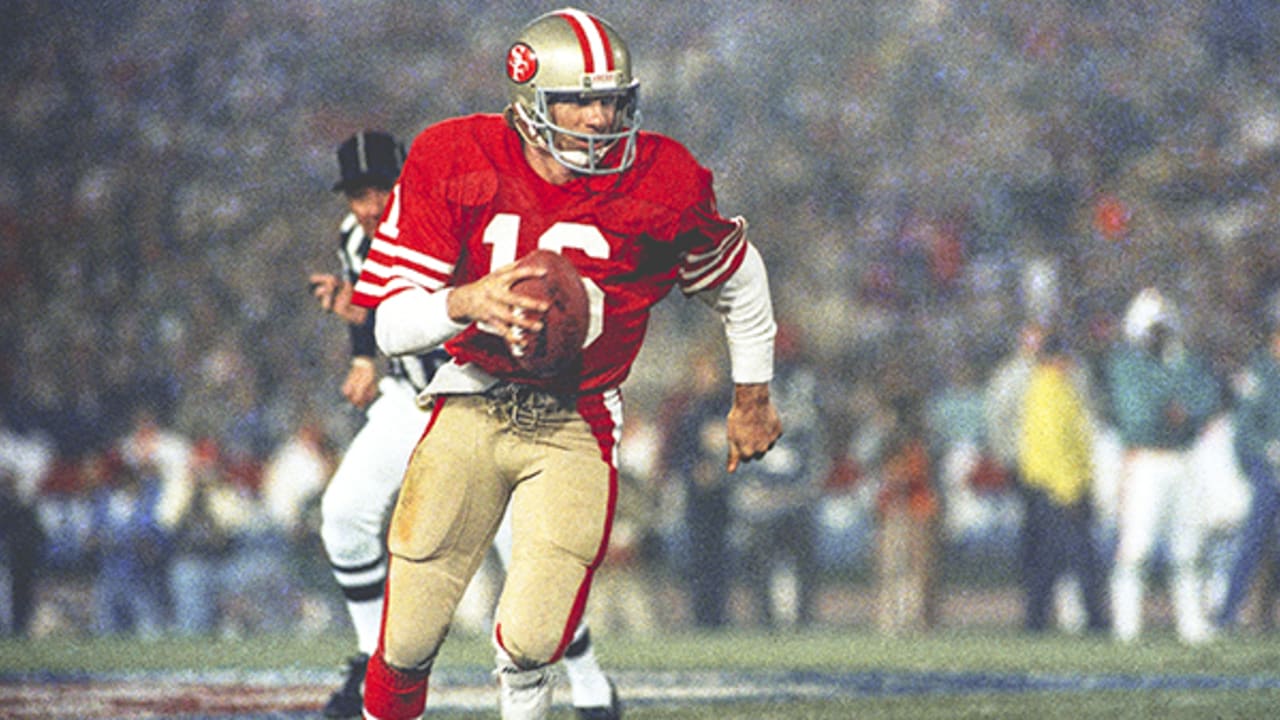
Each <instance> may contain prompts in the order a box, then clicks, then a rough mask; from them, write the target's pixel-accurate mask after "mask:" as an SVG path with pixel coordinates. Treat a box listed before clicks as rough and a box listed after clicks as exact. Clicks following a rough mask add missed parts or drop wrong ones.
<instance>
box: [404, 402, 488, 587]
mask: <svg viewBox="0 0 1280 720" xmlns="http://www.w3.org/2000/svg"><path fill="white" fill-rule="evenodd" d="M436 412H437V415H436V417H435V418H434V419H433V420H432V421H431V422H430V424H429V427H428V429H427V432H426V433H425V434H424V435H423V437H422V440H421V441H420V442H419V443H418V444H417V446H416V447H415V448H414V450H413V454H412V455H411V457H410V459H409V464H408V468H407V469H406V471H405V475H404V482H403V484H402V485H401V488H400V495H399V499H398V501H397V504H396V508H395V513H394V515H393V516H392V521H391V532H390V535H389V538H388V540H389V547H390V549H391V552H392V553H393V554H396V555H400V556H403V557H405V558H408V559H411V560H421V559H425V558H436V557H442V556H452V555H454V554H457V553H462V554H463V555H466V556H468V557H467V559H466V560H465V561H464V565H470V564H471V560H472V557H471V556H475V557H483V555H484V552H485V551H487V549H488V545H489V543H490V542H492V539H493V533H494V531H495V530H496V528H497V525H498V521H499V520H500V519H501V518H502V512H503V510H504V509H505V507H506V502H507V497H508V494H509V485H508V483H507V481H506V480H505V479H504V478H503V476H502V473H501V470H500V468H499V467H498V466H497V465H496V464H495V463H494V461H493V458H494V443H495V442H496V439H497V437H498V435H499V434H500V431H501V426H500V425H498V424H497V423H496V421H495V419H494V418H493V417H492V416H491V415H489V414H488V413H487V411H486V409H485V406H484V405H483V404H482V403H478V402H476V401H475V400H474V399H472V398H469V397H458V398H447V399H444V400H441V401H439V404H438V406H437V410H436ZM477 562H478V561H477Z"/></svg>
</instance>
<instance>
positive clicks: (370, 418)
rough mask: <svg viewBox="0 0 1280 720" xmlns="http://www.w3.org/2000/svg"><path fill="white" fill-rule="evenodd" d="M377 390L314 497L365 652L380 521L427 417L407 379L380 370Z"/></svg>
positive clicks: (378, 569)
mask: <svg viewBox="0 0 1280 720" xmlns="http://www.w3.org/2000/svg"><path fill="white" fill-rule="evenodd" d="M378 391H379V395H378V397H377V399H375V400H374V401H373V403H372V404H371V405H370V406H369V409H368V410H367V411H366V412H365V418H366V419H365V424H364V426H363V427H362V428H360V431H359V432H358V433H356V436H355V437H354V438H353V439H352V440H351V444H350V445H349V446H348V447H347V450H346V452H345V453H344V454H343V456H342V461H341V462H340V463H339V464H338V468H337V470H336V471H335V472H334V474H333V477H332V478H331V479H330V480H329V485H328V487H327V488H326V489H325V492H324V496H323V497H322V498H321V501H320V513H321V524H320V538H321V540H322V541H323V543H324V549H325V554H326V555H327V556H328V559H329V565H330V567H331V569H332V571H333V576H334V578H335V579H336V580H337V581H338V585H339V586H340V587H341V588H342V592H343V595H344V596H345V598H346V600H347V605H348V609H349V610H350V611H351V613H352V615H353V617H352V620H353V621H354V622H355V625H356V635H357V640H358V644H359V646H360V650H361V651H362V652H366V653H369V652H372V651H373V649H374V648H375V647H376V644H377V639H378V638H377V631H378V623H379V621H380V619H381V612H382V593H383V585H384V584H385V583H386V579H387V555H386V538H385V536H384V528H385V527H386V522H387V518H388V517H390V514H391V508H392V505H393V503H394V502H395V498H396V492H397V491H398V490H399V489H400V483H401V481H402V480H403V479H404V471H405V467H406V466H407V465H408V464H409V456H410V454H412V453H413V449H414V447H416V446H417V444H418V440H419V439H420V438H421V437H422V433H423V432H424V431H425V430H426V426H427V421H428V420H430V418H431V414H430V413H428V412H426V411H425V410H422V409H421V408H419V407H418V403H417V400H416V394H417V393H416V392H415V391H414V389H413V386H412V385H410V384H409V383H408V382H407V381H405V380H402V379H400V378H394V377H384V378H382V380H380V381H379V382H378ZM361 606H363V610H362V609H360V608H361ZM357 614H360V615H363V616H364V617H357Z"/></svg>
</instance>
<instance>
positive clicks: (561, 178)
mask: <svg viewBox="0 0 1280 720" xmlns="http://www.w3.org/2000/svg"><path fill="white" fill-rule="evenodd" d="M524 159H525V161H527V162H528V163H529V167H531V168H533V171H534V172H535V173H537V174H538V177H540V178H542V179H543V180H546V181H547V182H549V183H551V184H552V185H564V184H565V183H567V182H569V181H570V180H573V179H574V178H576V177H578V174H577V173H575V172H573V171H572V170H570V169H569V168H567V167H565V166H564V165H561V164H560V161H558V160H556V159H555V158H554V157H552V155H551V153H549V152H547V151H546V150H543V149H542V148H540V147H537V146H535V145H533V143H528V142H526V143H524Z"/></svg>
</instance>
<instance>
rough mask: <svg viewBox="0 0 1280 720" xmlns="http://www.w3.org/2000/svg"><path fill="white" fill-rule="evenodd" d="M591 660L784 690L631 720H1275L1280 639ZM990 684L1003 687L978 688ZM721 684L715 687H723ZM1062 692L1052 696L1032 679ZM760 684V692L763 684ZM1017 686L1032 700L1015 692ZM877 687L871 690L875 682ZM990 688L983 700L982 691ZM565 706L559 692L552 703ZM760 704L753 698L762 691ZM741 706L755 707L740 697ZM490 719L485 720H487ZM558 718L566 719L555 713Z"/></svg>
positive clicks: (274, 643)
mask: <svg viewBox="0 0 1280 720" xmlns="http://www.w3.org/2000/svg"><path fill="white" fill-rule="evenodd" d="M597 646H598V647H597V653H598V655H599V656H600V659H601V661H602V663H603V664H604V665H605V666H606V667H607V669H608V670H610V671H612V672H615V673H616V674H617V676H618V678H619V685H620V687H621V690H622V692H623V695H624V699H625V697H626V693H627V683H628V681H630V682H632V683H633V684H639V682H640V681H641V679H643V678H645V677H647V675H648V674H657V673H663V672H666V673H674V674H675V675H677V676H681V675H680V674H682V673H688V674H689V675H688V676H689V677H690V678H693V680H692V682H695V683H696V682H698V678H701V677H704V675H701V674H702V673H708V672H711V671H715V672H719V673H724V674H725V676H727V677H731V678H732V677H737V676H738V674H741V682H742V683H743V684H744V685H745V686H747V687H751V685H752V684H753V683H757V682H762V681H763V680H767V681H768V682H779V681H781V683H782V684H781V686H780V690H779V691H778V692H774V693H772V694H771V696H769V697H766V698H763V699H761V698H759V697H757V698H755V699H750V698H749V697H745V698H743V699H740V700H735V699H733V698H732V697H728V698H727V699H724V700H717V701H715V702H710V701H705V700H704V701H696V702H693V701H690V702H681V701H680V700H672V699H659V700H654V699H649V700H644V701H640V700H637V701H636V702H633V703H630V704H628V706H627V712H626V717H627V718H630V719H631V720H659V719H662V720H666V719H674V718H681V719H693V720H699V719H701V718H716V719H717V720H723V719H725V718H788V719H794V718H815V719H819V720H825V719H832V720H834V719H835V718H1033V719H1035V720H1048V719H1050V718H1159V719H1161V720H1173V719H1177V718H1265V717H1275V716H1277V715H1280V637H1275V636H1263V637H1259V638H1243V637H1233V638H1229V639H1224V640H1220V641H1218V642H1215V643H1213V644H1210V645H1207V646H1204V647H1198V648H1187V647H1183V646H1182V645H1180V644H1178V643H1177V642H1176V640H1175V639H1174V638H1173V637H1172V636H1167V635H1162V634H1153V635H1152V636H1151V637H1150V639H1147V640H1144V641H1143V642H1141V643H1138V644H1135V645H1133V646H1119V645H1116V644H1113V643H1112V642H1110V641H1109V640H1107V639H1105V638H1081V637H1069V636H1049V637H1044V638H1032V637H1028V636H1025V635H1022V634H1020V633H1017V632H1016V631H1013V630H990V629H983V630H963V631H945V632H938V633H935V634H931V635H927V636H922V637H917V638H886V637H882V636H880V635H877V634H874V633H871V632H869V631H859V630H849V629H845V628H840V629H819V630H812V631H806V632H802V633H787V632H778V633H770V634H766V633H753V632H736V631H735V632H725V633H715V634H706V633H680V634H671V635H661V636H653V637H637V636H629V635H628V636H621V635H604V636H601V637H599V638H598V643H597ZM349 648H350V642H349V641H348V640H347V639H346V638H342V637H336V636H335V637H319V638H289V637H283V636H262V637H253V638H246V639H239V640H222V641H216V642H215V641H176V640H163V641H156V642H139V641H132V640H108V639H74V638H57V639H48V640H40V641H33V642H17V641H8V642H0V673H4V674H9V675H10V676H12V675H13V674H15V673H22V674H29V673H41V674H42V673H45V672H51V673H53V674H55V675H58V674H73V673H74V674H78V673H90V674H96V673H107V674H111V675H118V674H121V673H139V674H143V675H145V674H146V673H148V672H170V671H194V672H197V673H199V672H204V671H246V672H250V671H259V670H268V671H269V670H284V671H318V672H323V671H328V670H333V671H334V673H335V675H334V677H335V678H336V667H337V664H338V662H339V661H340V660H341V659H342V657H343V656H344V654H345V653H347V652H348V651H349ZM491 655H492V653H491V650H490V647H489V644H488V641H487V639H486V638H480V637H464V636H455V637H451V638H450V639H449V641H448V643H447V644H446V645H445V649H444V651H443V652H442V655H441V658H440V661H439V664H438V667H439V668H441V669H442V670H443V671H446V672H447V671H449V670H457V671H460V672H461V671H468V670H483V669H486V668H488V666H489V662H490V658H491ZM807 674H817V675H820V676H822V677H832V676H835V677H838V678H843V677H845V676H848V677H849V678H850V679H851V681H858V680H861V681H864V682H865V681H866V679H867V678H872V679H877V678H881V677H882V676H886V677H889V678H890V682H889V683H888V684H887V685H885V684H881V685H879V686H876V687H878V688H879V689H877V690H874V691H870V692H868V691H865V690H861V689H858V688H856V687H854V685H850V686H848V689H841V688H844V686H843V685H842V686H840V687H839V688H837V690H836V691H833V692H832V694H831V695H830V697H813V696H812V695H804V694H800V695H789V694H788V693H787V691H786V687H787V685H786V683H787V679H788V677H796V678H798V680H797V682H803V680H804V678H805V677H806V676H807ZM975 676H976V677H979V678H980V679H981V678H984V677H985V678H991V677H994V678H997V679H1000V680H1001V681H1002V683H1003V684H1002V685H1001V687H999V688H997V689H994V690H993V689H990V688H985V686H982V685H981V684H979V685H978V686H974V685H972V683H971V682H969V680H971V679H972V677H975ZM717 677H719V676H717ZM916 677H921V678H925V679H928V680H931V681H938V682H936V683H932V684H926V686H925V688H924V689H917V690H903V691H897V690H895V689H893V688H894V687H895V686H894V685H893V683H894V682H900V681H901V680H902V678H916ZM1046 678H1047V679H1064V682H1063V683H1062V685H1061V686H1060V687H1059V686H1055V687H1054V689H1050V690H1045V689H1037V687H1040V686H1038V685H1036V681H1042V680H1044V679H1046ZM762 679H763V680H762ZM1022 681H1026V682H1027V683H1029V684H1030V686H1029V687H1024V686H1023V685H1021V684H1020V683H1021V682H1022ZM873 685H874V683H873ZM984 688H985V689H984ZM561 694H563V695H565V696H567V692H565V691H561ZM756 694H757V695H760V694H762V693H756ZM748 695H749V694H748ZM493 714H494V713H493V712H492V711H491V710H490V711H488V712H487V713H486V715H493ZM428 717H431V718H450V717H458V718H461V717H472V718H474V717H477V713H475V712H443V713H439V712H431V713H428ZM555 717H556V718H557V720H560V719H563V720H568V719H569V718H571V717H572V713H571V712H570V711H569V710H568V709H567V708H557V714H556V715H555Z"/></svg>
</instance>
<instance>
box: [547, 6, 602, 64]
mask: <svg viewBox="0 0 1280 720" xmlns="http://www.w3.org/2000/svg"><path fill="white" fill-rule="evenodd" d="M556 14H557V15H559V16H560V17H562V18H564V21H565V22H567V23H569V27H570V28H572V29H573V34H574V35H577V36H578V46H579V47H580V48H581V49H582V60H583V63H582V68H583V70H584V71H586V72H587V73H588V74H590V73H595V72H612V71H613V69H614V67H613V47H612V46H611V45H610V44H609V34H608V33H607V32H605V29H604V23H601V22H600V19H599V18H597V17H596V16H594V15H590V14H588V13H572V12H567V11H564V12H558V13H556ZM580 18H586V19H587V20H588V21H589V22H590V23H591V30H592V31H594V32H593V33H592V34H594V36H595V37H596V38H598V39H599V40H598V41H599V43H600V47H601V48H602V49H603V50H604V53H603V54H604V62H605V67H604V68H597V67H596V66H595V56H594V54H593V53H592V52H591V40H592V38H591V35H589V34H588V28H587V27H586V26H585V25H583V24H582V22H581V19H580Z"/></svg>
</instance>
